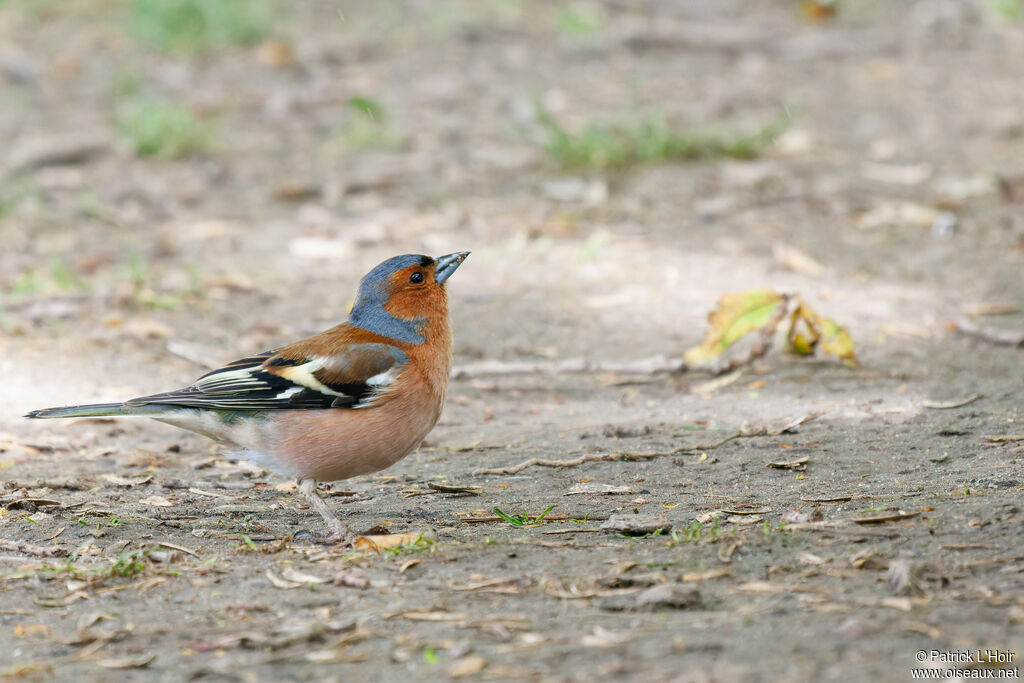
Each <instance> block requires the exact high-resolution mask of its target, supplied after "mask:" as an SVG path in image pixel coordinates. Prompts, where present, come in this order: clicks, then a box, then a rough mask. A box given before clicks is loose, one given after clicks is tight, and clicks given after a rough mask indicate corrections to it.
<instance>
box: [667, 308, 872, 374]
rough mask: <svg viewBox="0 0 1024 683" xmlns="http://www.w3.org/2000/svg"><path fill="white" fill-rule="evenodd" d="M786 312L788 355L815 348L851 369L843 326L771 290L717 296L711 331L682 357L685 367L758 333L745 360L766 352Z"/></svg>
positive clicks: (850, 343) (850, 344) (852, 354)
mask: <svg viewBox="0 0 1024 683" xmlns="http://www.w3.org/2000/svg"><path fill="white" fill-rule="evenodd" d="M790 309H792V310H790ZM787 312H789V329H788V331H787V333H786V342H787V346H788V350H789V351H791V352H793V353H796V354H799V355H811V354H813V353H814V352H815V351H816V350H820V351H821V352H822V353H825V354H829V355H833V356H836V357H837V358H839V360H841V361H842V362H843V363H845V364H847V365H856V363H857V355H856V353H855V352H854V348H853V339H852V338H851V337H850V334H849V332H847V331H846V329H845V328H844V327H842V326H841V325H840V324H839V323H837V322H836V321H835V320H832V319H831V318H825V317H822V316H820V315H818V314H817V313H815V312H814V310H813V309H811V307H810V306H808V305H807V303H806V302H804V301H803V299H801V298H800V297H799V296H795V295H790V294H780V293H778V292H776V291H775V290H772V289H752V290H748V291H745V292H730V293H727V294H724V295H722V297H721V298H720V299H719V300H718V304H717V308H716V309H715V310H714V311H712V312H711V313H710V314H709V315H708V322H709V323H710V324H711V329H709V330H708V332H707V334H706V335H705V337H704V341H703V342H701V343H700V345H699V346H695V347H693V348H692V349H689V350H688V351H687V352H686V353H685V354H683V356H684V358H685V359H686V361H687V363H690V364H694V365H699V364H704V363H709V362H710V361H713V360H715V359H716V358H718V357H719V356H721V355H722V354H724V353H725V352H726V350H728V349H729V347H730V346H732V345H733V344H735V343H736V342H737V341H739V339H740V338H742V337H744V336H745V335H747V334H750V333H751V332H758V333H760V335H761V337H762V340H761V342H760V344H759V345H758V346H756V347H755V348H754V349H753V350H752V351H751V353H750V357H749V358H748V359H747V360H746V361H745V362H750V361H751V360H753V359H754V358H757V357H760V356H762V355H764V354H765V353H766V352H767V351H768V349H769V348H770V346H771V341H772V337H773V335H774V334H775V330H776V329H777V327H778V326H779V324H780V323H781V322H782V320H783V319H784V317H785V315H786V313H787ZM734 364H737V363H735V362H734ZM738 364H739V365H742V364H743V363H738ZM715 381H718V380H715Z"/></svg>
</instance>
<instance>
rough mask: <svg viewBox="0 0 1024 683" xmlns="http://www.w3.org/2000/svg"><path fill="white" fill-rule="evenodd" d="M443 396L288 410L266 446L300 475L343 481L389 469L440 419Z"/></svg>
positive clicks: (422, 394) (411, 394)
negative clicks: (358, 405)
mask: <svg viewBox="0 0 1024 683" xmlns="http://www.w3.org/2000/svg"><path fill="white" fill-rule="evenodd" d="M442 401H443V396H442V395H439V394H437V393H435V392H431V391H403V392H398V395H396V396H394V397H393V398H389V399H388V400H385V401H384V402H382V403H381V404H380V405H378V406H374V407H370V408H358V409H346V408H332V409H328V410H296V411H287V412H286V413H282V414H280V415H279V416H275V417H273V418H270V419H271V420H274V421H276V422H277V427H276V428H275V430H274V431H275V432H276V434H277V438H275V439H274V442H273V443H271V444H268V446H269V447H268V448H267V449H266V450H268V451H270V453H271V454H272V455H273V457H274V458H275V459H276V460H278V461H279V462H280V463H281V464H282V465H283V466H284V467H285V468H287V469H289V470H291V471H293V472H295V473H296V474H297V475H298V476H299V477H301V478H306V477H309V478H313V479H316V480H318V481H338V480H341V479H348V478H349V477H355V476H358V475H360V474H368V473H370V472H377V471H379V470H382V469H385V468H387V467H390V466H391V465H393V464H395V463H396V462H398V461H399V460H401V459H402V458H404V457H405V456H407V455H408V454H409V453H411V452H412V451H413V450H414V449H415V448H416V447H417V446H419V444H420V442H421V441H422V440H423V438H424V437H425V436H426V435H427V433H428V432H430V430H431V429H432V428H433V427H434V425H435V424H436V423H437V419H438V417H440V415H441V404H442Z"/></svg>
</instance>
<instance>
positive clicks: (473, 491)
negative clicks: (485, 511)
mask: <svg viewBox="0 0 1024 683" xmlns="http://www.w3.org/2000/svg"><path fill="white" fill-rule="evenodd" d="M400 493H402V494H403V498H412V497H413V496H430V495H436V494H438V493H462V494H468V495H471V496H479V495H480V487H479V486H449V485H447V484H438V483H436V482H430V483H428V484H427V488H426V489H404V490H402V491H400Z"/></svg>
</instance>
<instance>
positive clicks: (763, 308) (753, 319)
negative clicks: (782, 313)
mask: <svg viewBox="0 0 1024 683" xmlns="http://www.w3.org/2000/svg"><path fill="white" fill-rule="evenodd" d="M785 302H786V297H784V296H783V295H782V294H779V293H778V292H776V291H775V290H773V289H752V290H749V291H746V292H730V293H728V294H723V295H722V297H721V298H720V299H719V300H718V308H717V309H715V310H714V311H712V312H711V313H710V314H709V315H708V322H709V323H711V329H710V330H708V333H707V336H706V337H705V338H704V341H703V342H701V343H700V345H699V346H695V347H693V348H692V349H690V350H688V351H687V352H686V353H685V354H683V357H684V358H685V359H686V362H687V363H705V362H707V361H710V360H713V359H715V358H717V357H718V356H721V355H722V354H723V353H724V352H725V351H726V349H728V348H729V347H730V346H732V345H733V344H735V343H736V341H737V340H739V339H740V338H741V337H743V336H744V335H746V334H748V333H750V332H756V331H757V330H760V329H762V328H764V327H765V326H766V325H768V324H769V323H770V322H771V321H772V320H773V317H774V316H775V314H776V313H777V312H778V307H779V306H784V305H785Z"/></svg>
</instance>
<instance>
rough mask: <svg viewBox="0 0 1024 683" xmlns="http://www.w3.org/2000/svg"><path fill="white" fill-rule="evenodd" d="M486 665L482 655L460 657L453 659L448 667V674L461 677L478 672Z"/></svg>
mask: <svg viewBox="0 0 1024 683" xmlns="http://www.w3.org/2000/svg"><path fill="white" fill-rule="evenodd" d="M485 666H487V660H486V659H484V658H483V657H462V658H461V659H457V660H455V662H453V663H452V665H451V666H450V667H449V668H448V675H449V676H451V677H452V678H463V677H465V676H472V675H473V674H477V673H480V672H481V671H483V669H484V667H485Z"/></svg>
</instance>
